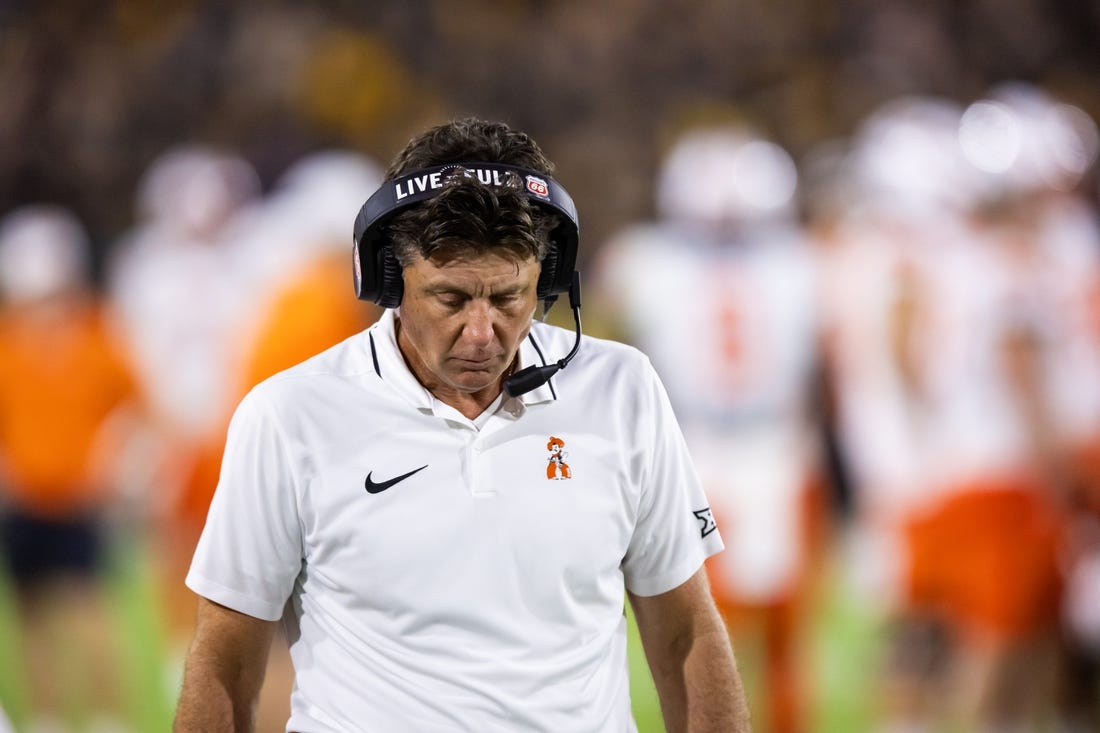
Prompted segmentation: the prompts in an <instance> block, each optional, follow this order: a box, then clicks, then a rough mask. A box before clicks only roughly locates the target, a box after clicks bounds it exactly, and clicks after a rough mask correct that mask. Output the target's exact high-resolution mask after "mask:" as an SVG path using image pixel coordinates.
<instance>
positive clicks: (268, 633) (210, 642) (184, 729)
mask: <svg viewBox="0 0 1100 733" xmlns="http://www.w3.org/2000/svg"><path fill="white" fill-rule="evenodd" d="M274 635H275V622H274V621H264V620H263V619H258V618H255V617H253V616H248V615H246V614H243V613H240V612H238V611H234V610H232V609H229V608H226V607H225V606H221V605H218V604H217V603H214V602H213V601H208V600H206V599H205V598H199V610H198V620H197V622H196V625H195V638H194V640H193V641H192V642H191V648H190V649H188V652H187V662H186V665H185V666H184V671H183V691H182V692H181V693H180V701H179V707H178V708H177V710H176V722H175V725H174V726H173V728H172V730H173V731H174V733H244V732H246V731H252V730H253V727H254V725H255V709H256V701H257V699H258V697H259V694H260V687H261V685H262V684H263V681H264V671H265V670H266V668H267V655H268V652H269V651H270V649H271V641H272V639H273V637H274Z"/></svg>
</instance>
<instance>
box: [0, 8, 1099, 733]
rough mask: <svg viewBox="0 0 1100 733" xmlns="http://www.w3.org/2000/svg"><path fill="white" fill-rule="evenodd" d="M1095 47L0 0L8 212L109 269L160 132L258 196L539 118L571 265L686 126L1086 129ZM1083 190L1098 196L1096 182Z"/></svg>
mask: <svg viewBox="0 0 1100 733" xmlns="http://www.w3.org/2000/svg"><path fill="white" fill-rule="evenodd" d="M1098 38H1100V4H1097V3H1096V2H1089V0H1054V1H1050V0H1045V1H1044V0H1012V1H1011V2H1005V1H994V0H968V1H965V2H959V1H957V0H930V1H927V2H916V1H915V0H913V1H902V0H876V1H874V2H872V1H871V0H863V1H859V0H853V1H851V2H829V1H827V0H782V1H781V2H776V1H775V0H737V1H735V2H729V1H724V2H721V1H717V0H700V1H699V2H694V3H686V4H685V3H672V2H659V1H658V2H636V1H634V0H604V1H602V2H578V1H566V2H546V1H545V0H527V1H526V2H525V1H522V0H501V1H498V2H491V1H489V0H484V1H480V2H478V1H463V2H448V1H446V0H436V1H434V2H433V1H431V0H408V1H407V2H401V3H384V2H336V1H329V2H313V3H295V2H278V1H274V0H273V1H268V2H262V1H259V0H257V1H254V2H236V3H219V2H194V1H187V0H167V1H166V2H162V3H146V2H143V1H142V0H116V1H114V2H111V1H109V0H102V1H100V2H92V3H76V2H46V3H37V2H18V1H15V0H8V1H6V2H0V213H3V212H6V211H9V210H12V209H14V208H15V207H17V206H19V205H22V204H27V203H35V202H52V203H57V204H61V205H63V206H66V207H69V208H70V209H71V210H72V211H73V212H74V213H75V214H76V215H77V216H78V217H79V218H80V219H81V221H82V222H83V223H84V224H85V225H86V227H87V229H88V232H89V234H90V237H91V241H92V245H93V248H94V251H95V253H96V255H97V257H96V259H95V260H94V262H93V264H94V265H95V266H96V273H97V275H101V274H102V265H103V262H104V258H105V257H106V256H107V254H108V253H109V251H110V249H111V248H112V246H113V244H114V243H115V242H116V241H117V240H118V238H119V237H120V236H121V235H122V234H123V233H125V232H126V231H127V230H128V229H129V228H130V227H131V226H132V225H133V221H134V212H135V195H136V189H137V186H138V182H139V180H140V178H141V176H142V174H143V173H144V172H145V171H146V169H147V167H148V166H149V165H150V164H151V163H152V161H154V159H156V158H157V156H159V155H160V154H161V153H163V152H164V151H165V150H166V149H168V148H170V147H171V146H173V145H175V144H177V143H181V142H196V141H197V142H203V143H210V144H215V145H218V146H222V147H224V148H227V149H230V150H234V151H236V152H238V153H239V154H241V155H242V156H244V157H245V158H246V159H247V160H248V161H250V162H251V163H252V164H253V166H254V167H255V169H256V171H257V173H258V174H259V178H260V182H261V184H262V185H263V186H269V185H271V184H272V182H273V181H275V180H276V178H277V177H278V175H279V174H280V173H281V172H282V171H283V170H285V169H286V168H287V167H288V166H289V165H290V164H291V163H292V162H294V161H295V160H297V159H299V158H301V157H302V156H303V155H305V154H307V153H309V152H311V151H314V150H319V149H325V148H333V147H342V148H349V149H353V150H357V151H360V152H363V153H365V154H367V155H370V156H372V157H374V158H375V159H377V160H380V161H383V162H384V161H387V160H388V158H389V156H390V155H391V154H392V152H393V151H395V150H396V149H398V148H399V147H400V146H401V145H402V144H403V143H404V142H405V141H406V140H407V139H408V138H409V137H410V136H412V135H413V134H415V133H416V132H418V131H420V130H422V129H423V128H424V127H426V126H428V125H431V124H435V123H437V122H438V121H440V120H442V119H446V118H449V117H452V116H458V115H465V114H476V115H478V116H482V117H487V118H498V119H502V120H505V121H507V122H508V123H510V124H512V125H514V126H517V127H519V128H521V129H524V130H526V131H528V132H530V133H531V134H532V135H533V136H534V137H535V138H536V139H537V140H539V141H540V143H541V144H542V146H543V147H544V149H545V150H546V151H547V153H548V154H549V156H550V157H551V158H552V159H554V160H555V161H556V162H557V164H558V166H559V171H560V174H559V179H560V180H561V182H562V183H563V184H564V185H565V186H567V188H568V189H569V190H570V192H571V193H572V194H573V196H574V198H575V199H576V201H577V202H578V206H579V209H580V212H581V216H582V222H583V232H584V234H583V244H582V252H581V267H582V268H583V267H584V266H585V264H586V263H587V262H589V261H591V258H592V256H593V254H594V252H595V250H596V249H597V248H598V247H599V245H600V243H602V242H603V241H605V240H606V239H607V238H608V237H609V236H610V235H611V234H612V233H613V232H614V231H616V230H618V229H619V228H621V227H622V226H624V225H625V224H627V223H629V222H632V221H636V220H640V219H646V218H648V217H650V216H652V213H653V200H654V191H653V189H654V180H655V175H656V172H657V170H658V164H659V161H660V159H661V155H662V153H663V152H664V151H665V150H666V149H667V147H668V145H669V144H670V142H671V141H672V140H673V138H674V137H675V135H676V133H677V132H678V131H679V130H681V129H683V128H684V127H685V126H687V125H688V124H690V123H692V122H695V121H703V120H729V119H740V120H744V121H748V122H750V123H752V124H754V125H755V126H756V127H757V128H758V129H762V130H765V131H766V132H767V133H768V135H769V136H770V137H771V138H772V139H773V140H775V141H776V142H778V143H780V144H781V145H783V146H784V147H786V148H787V149H788V150H789V151H790V152H791V154H792V156H793V157H794V158H795V160H796V161H797V160H800V159H801V158H802V157H803V156H805V155H806V154H808V153H809V152H810V151H811V150H813V149H814V148H815V146H816V145H818V144H819V143H821V142H823V141H827V140H830V139H833V138H838V137H843V136H845V135H848V134H850V133H851V132H852V131H853V130H854V129H855V128H856V126H857V125H858V124H859V123H860V121H861V120H863V119H864V118H865V117H866V116H867V115H868V114H869V113H871V112H872V111H873V110H875V109H877V108H878V107H879V106H880V105H881V104H883V103H884V102H886V101H888V100H890V99H893V98H896V97H898V96H900V95H904V94H937V95H943V96H945V97H948V98H953V99H957V100H959V101H963V102H965V101H968V100H971V99H974V98H976V97H977V96H979V95H981V94H982V93H983V92H984V91H985V90H986V89H988V88H989V87H990V86H991V85H992V84H994V83H996V82H999V81H1004V80H1010V79H1016V80H1025V81H1030V82H1034V83H1036V84H1039V85H1041V86H1042V87H1043V88H1045V89H1047V90H1048V91H1050V92H1051V93H1053V94H1055V95H1057V96H1058V97H1059V98H1060V99H1062V100H1064V101H1067V102H1070V103H1073V104H1075V105H1077V106H1079V107H1081V108H1082V109H1084V110H1085V111H1086V112H1089V113H1090V114H1091V116H1092V117H1093V118H1094V119H1097V118H1100V84H1098V83H1097V81H1098V71H1097V70H1098V69H1100V44H1098V43H1097V39H1098ZM1086 186H1087V187H1088V188H1089V189H1090V190H1091V191H1092V192H1093V194H1095V186H1096V183H1095V175H1093V178H1092V179H1091V180H1089V181H1087V182H1086ZM353 213H354V212H349V214H348V220H349V229H350V220H351V216H352V215H353ZM349 297H350V294H349ZM591 319H592V320H593V321H594V322H599V319H600V315H599V314H591ZM131 540H132V538H123V539H122V540H121V541H120V542H119V547H118V550H117V555H116V556H115V557H114V561H113V562H112V568H113V572H112V574H111V576H110V582H109V591H110V599H111V608H112V614H113V616H112V619H113V621H112V623H113V624H114V625H115V626H116V627H117V629H118V631H119V634H120V638H121V639H122V640H123V643H124V648H125V650H126V654H125V655H124V660H125V664H124V665H123V666H122V667H121V668H120V669H119V670H118V674H119V675H120V676H121V677H122V678H123V679H125V680H128V682H127V685H126V688H127V689H128V690H129V695H128V699H129V703H128V704H129V709H130V711H131V713H130V714H131V718H132V722H133V724H134V725H135V729H136V730H143V731H144V730H149V731H155V730H165V729H166V726H167V721H168V720H169V719H170V716H171V707H172V704H173V694H174V693H173V689H172V686H171V685H172V683H173V681H172V680H171V679H170V675H168V674H166V673H165V670H164V667H165V664H166V662H165V660H166V659H167V658H168V650H167V646H166V642H165V641H164V639H163V638H162V620H161V618H160V616H159V615H158V609H159V607H158V605H157V604H158V602H157V599H156V598H155V594H154V592H153V590H152V589H151V585H152V583H151V581H150V578H149V574H150V569H149V565H148V563H147V561H146V560H145V558H144V557H143V556H142V554H141V544H140V542H134V541H131ZM13 609H14V606H13V603H12V601H11V598H10V594H8V595H7V596H6V600H5V602H4V603H3V604H2V605H0V702H2V703H3V705H4V706H5V707H6V708H7V709H8V711H9V714H10V715H11V716H12V717H13V718H14V719H16V720H18V719H19V718H20V716H21V715H22V714H23V713H24V712H25V711H24V710H23V707H22V698H21V695H22V694H23V682H22V680H21V670H19V669H18V668H17V667H16V666H15V662H14V659H15V655H14V651H13V648H14V646H13V644H14V642H13V640H14V636H15V634H16V633H17V632H16V630H15V629H16V624H15V620H14V610H13ZM865 615H866V614H865V612H864V610H863V609H861V608H859V607H858V606H854V605H853V604H852V603H851V602H850V601H849V600H847V599H846V598H845V596H844V595H843V594H842V593H837V594H834V595H832V596H830V597H829V599H828V601H827V602H826V603H824V604H823V605H822V608H821V611H820V614H819V617H818V618H817V619H816V626H817V627H818V628H819V629H820V633H818V634H816V635H815V639H816V640H817V641H816V642H815V645H814V646H813V647H812V648H811V649H809V650H808V656H809V657H811V658H812V660H813V662H812V664H813V667H814V670H815V672H814V674H815V676H816V677H817V678H818V679H820V680H821V684H822V685H823V687H822V694H821V699H820V701H819V708H820V709H819V712H818V715H817V718H816V721H817V722H816V723H815V730H822V731H857V730H863V729H864V726H865V725H866V720H865V718H866V715H867V714H868V711H867V709H866V701H865V699H864V696H863V694H862V693H863V692H864V691H865V685H866V684H867V682H868V679H867V676H868V675H869V674H870V673H871V670H872V669H873V665H872V664H871V663H870V662H869V657H870V655H872V654H874V649H875V639H874V634H875V630H874V627H873V625H872V624H870V623H869V621H868V619H867V618H866V617H865ZM4 640H6V641H4ZM633 649H634V650H635V651H636V650H637V646H636V645H635V646H634V647H633ZM633 661H634V663H635V664H634V667H635V672H636V674H635V679H636V683H637V694H636V708H637V710H638V715H639V722H640V726H641V729H642V730H643V731H656V730H660V723H659V718H658V716H657V714H656V712H655V703H654V701H653V699H652V693H651V691H650V689H649V687H648V683H647V680H646V672H645V667H644V662H642V661H641V660H640V657H639V655H638V654H636V653H635V655H634V657H633ZM744 672H745V674H746V677H747V678H748V683H749V685H750V687H751V685H752V684H753V680H752V674H753V672H752V670H751V669H746V670H744ZM112 673H114V672H112ZM58 679H59V683H60V681H61V680H63V679H64V670H59V671H58Z"/></svg>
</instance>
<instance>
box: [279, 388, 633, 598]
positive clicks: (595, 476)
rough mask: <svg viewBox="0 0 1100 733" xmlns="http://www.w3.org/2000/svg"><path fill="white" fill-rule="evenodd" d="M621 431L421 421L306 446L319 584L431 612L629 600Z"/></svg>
mask: <svg viewBox="0 0 1100 733" xmlns="http://www.w3.org/2000/svg"><path fill="white" fill-rule="evenodd" d="M614 432H615V428H614V426H609V425H604V424H602V423H600V422H599V421H593V420H591V419H589V420H587V421H585V420H582V419H570V418H569V417H568V416H564V415H563V414H562V413H560V412H557V411H554V410H552V409H549V410H544V411H542V412H541V413H539V412H538V411H532V412H530V413H528V414H527V415H525V416H524V417H523V418H522V419H520V420H506V419H503V418H501V419H497V418H494V419H493V420H491V421H490V422H489V424H487V425H485V426H484V427H483V429H481V430H476V429H474V428H473V427H472V426H465V425H458V424H456V423H448V422H447V421H445V420H441V419H439V418H437V417H435V416H431V415H419V416H411V417H405V418H403V419H402V418H397V419H393V418H392V417H391V419H388V420H384V421H378V422H364V423H363V424H361V425H356V424H354V423H349V424H348V425H347V426H346V428H345V429H344V430H342V431H335V432H329V433H328V434H327V435H322V434H317V435H316V436H314V437H313V438H312V439H307V440H305V441H303V443H302V450H303V451H305V452H307V453H308V455H309V458H308V461H307V467H308V468H307V470H306V471H305V472H304V476H303V486H302V493H301V497H300V507H299V509H300V517H301V521H302V525H303V526H302V531H303V539H304V547H303V550H304V553H305V556H306V557H305V564H306V567H307V568H308V572H309V574H310V578H309V579H308V580H307V582H314V583H322V584H323V585H324V586H325V589H326V592H334V593H337V594H347V595H348V600H350V599H351V597H359V598H367V599H369V603H371V605H375V604H377V606H378V607H385V608H390V609H409V610H413V609H415V610H416V611H417V613H418V614H419V615H422V614H424V613H425V612H426V613H427V614H428V615H431V613H432V612H433V611H435V612H437V613H439V614H440V615H444V614H447V613H451V612H453V610H454V609H455V608H457V607H461V606H462V605H463V604H474V605H475V606H476V605H483V604H484V602H485V600H486V598H487V597H494V598H495V599H496V601H497V602H498V603H500V604H502V606H504V607H507V606H512V607H514V608H526V609H528V610H530V611H531V612H533V613H535V614H536V615H540V614H543V613H546V614H558V613H562V612H567V610H568V609H565V608H563V605H568V604H569V603H570V602H573V601H577V600H584V599H586V598H587V599H592V598H596V597H607V596H608V595H610V596H612V597H613V596H614V594H615V593H616V592H617V593H618V594H619V597H620V598H621V588H618V589H616V588H613V587H609V586H608V583H609V579H613V578H617V577H618V573H619V570H618V568H619V565H620V563H621V561H622V557H623V555H624V554H625V553H626V550H627V546H628V544H629V542H630V538H631V535H632V532H633V527H634V524H635V521H636V516H635V512H636V507H637V494H636V484H637V479H636V477H635V476H633V475H632V469H631V463H630V460H629V458H628V456H629V452H626V451H624V450H622V445H623V443H622V440H621V437H622V436H617V435H615V434H614ZM532 606H535V607H534V608H532Z"/></svg>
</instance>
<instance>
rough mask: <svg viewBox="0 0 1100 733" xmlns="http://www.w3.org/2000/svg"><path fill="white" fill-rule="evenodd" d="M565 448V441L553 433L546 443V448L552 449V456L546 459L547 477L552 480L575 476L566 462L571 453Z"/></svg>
mask: <svg viewBox="0 0 1100 733" xmlns="http://www.w3.org/2000/svg"><path fill="white" fill-rule="evenodd" d="M563 448H565V441H564V440H562V439H561V438H555V437H554V436H553V435H551V436H550V440H549V441H547V443H546V450H548V451H550V457H549V458H547V459H546V460H547V464H546V478H547V479H549V480H551V481H561V480H562V479H567V478H573V471H572V470H570V468H569V464H568V463H566V462H565V459H566V458H568V457H569V454H568V453H566V452H565V451H564V450H562V449H563Z"/></svg>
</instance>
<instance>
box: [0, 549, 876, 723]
mask: <svg viewBox="0 0 1100 733" xmlns="http://www.w3.org/2000/svg"><path fill="white" fill-rule="evenodd" d="M113 558H114V561H113V562H112V571H111V573H110V575H109V581H108V585H107V592H108V597H109V604H108V607H109V610H110V616H111V623H112V627H113V628H112V631H113V633H114V634H115V637H116V638H117V639H118V640H119V644H120V646H121V649H122V663H121V665H120V667H119V668H118V669H110V670H104V674H113V675H118V677H119V680H120V682H121V683H122V689H124V690H125V691H126V698H125V701H124V702H125V706H126V714H127V718H128V720H127V721H126V722H127V723H128V724H129V725H130V726H131V729H132V730H133V731H134V732H135V733H161V732H167V731H169V730H170V728H171V720H172V713H173V708H174V703H175V688H176V685H177V679H178V670H176V669H174V668H173V667H172V666H171V664H170V663H169V662H168V661H167V660H168V658H169V656H168V651H167V648H166V646H167V642H166V639H165V638H164V634H163V628H162V624H161V620H160V618H159V614H158V612H157V605H156V596H155V594H154V592H153V587H152V582H151V572H150V569H149V565H148V562H147V560H146V558H145V555H144V554H143V553H141V552H140V551H139V546H138V545H135V544H129V545H127V546H125V547H120V548H118V549H117V550H116V552H114V553H113ZM825 587H826V589H827V592H826V594H825V596H824V598H823V600H822V603H821V605H820V609H819V612H818V613H817V615H816V616H815V623H814V627H813V629H812V634H811V639H810V642H809V643H808V644H807V645H806V646H805V649H804V654H805V664H806V668H807V670H808V671H809V673H810V676H811V678H812V685H813V687H814V688H816V695H815V697H816V702H815V703H814V706H813V722H812V727H811V729H812V730H813V731H814V732H815V733H860V732H861V731H868V730H870V728H871V720H870V711H869V709H868V700H867V697H868V696H867V694H866V690H867V689H868V686H869V685H870V684H871V682H872V675H873V674H874V669H875V668H876V666H877V665H876V664H875V659H874V654H875V651H876V649H877V648H878V645H877V643H876V639H875V636H874V634H875V628H876V625H875V623H874V619H873V618H872V617H870V616H869V615H868V614H867V613H866V612H865V611H863V610H861V609H860V608H858V607H856V606H855V605H853V604H852V603H851V602H850V601H848V600H847V594H846V593H844V592H843V588H842V586H841V584H840V583H839V582H836V581H832V582H828V583H826V584H825ZM17 634H18V630H17V624H16V613H15V606H14V602H13V598H12V595H11V591H10V586H9V585H8V584H7V582H6V581H5V580H4V579H2V578H0V703H2V705H3V707H4V709H5V710H6V711H7V713H8V716H9V717H10V718H11V719H12V721H13V723H14V724H15V726H16V730H17V731H22V730H23V726H24V723H25V721H26V720H27V719H28V713H29V711H28V709H27V700H26V684H25V680H23V678H22V674H21V670H20V668H19V666H18V664H17V661H16V660H17V654H16V645H17V643H18V636H17ZM735 645H736V647H737V654H738V660H739V664H740V669H741V674H742V677H743V678H744V681H745V686H746V690H747V691H748V692H749V695H750V701H752V702H753V703H754V707H755V699H756V697H757V696H758V693H759V689H760V683H759V679H758V675H757V674H756V671H757V664H755V662H754V657H755V655H756V650H755V649H754V648H753V645H752V643H751V640H742V641H738V640H735ZM630 670H631V694H632V697H633V703H634V714H635V718H636V720H637V723H638V729H639V731H640V733H663V731H664V726H663V724H662V722H661V715H660V710H659V707H658V704H657V698H656V692H655V690H654V688H653V682H652V680H651V678H650V676H649V670H648V667H647V666H646V662H645V657H644V655H643V653H642V649H641V643H640V641H639V639H638V635H637V629H636V628H635V627H634V624H633V621H631V624H630ZM74 715H75V716H76V717H80V713H79V711H76V712H74ZM761 722H762V721H761ZM756 730H757V733H767V731H766V728H765V727H763V726H762V725H760V724H758V725H757V726H756Z"/></svg>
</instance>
